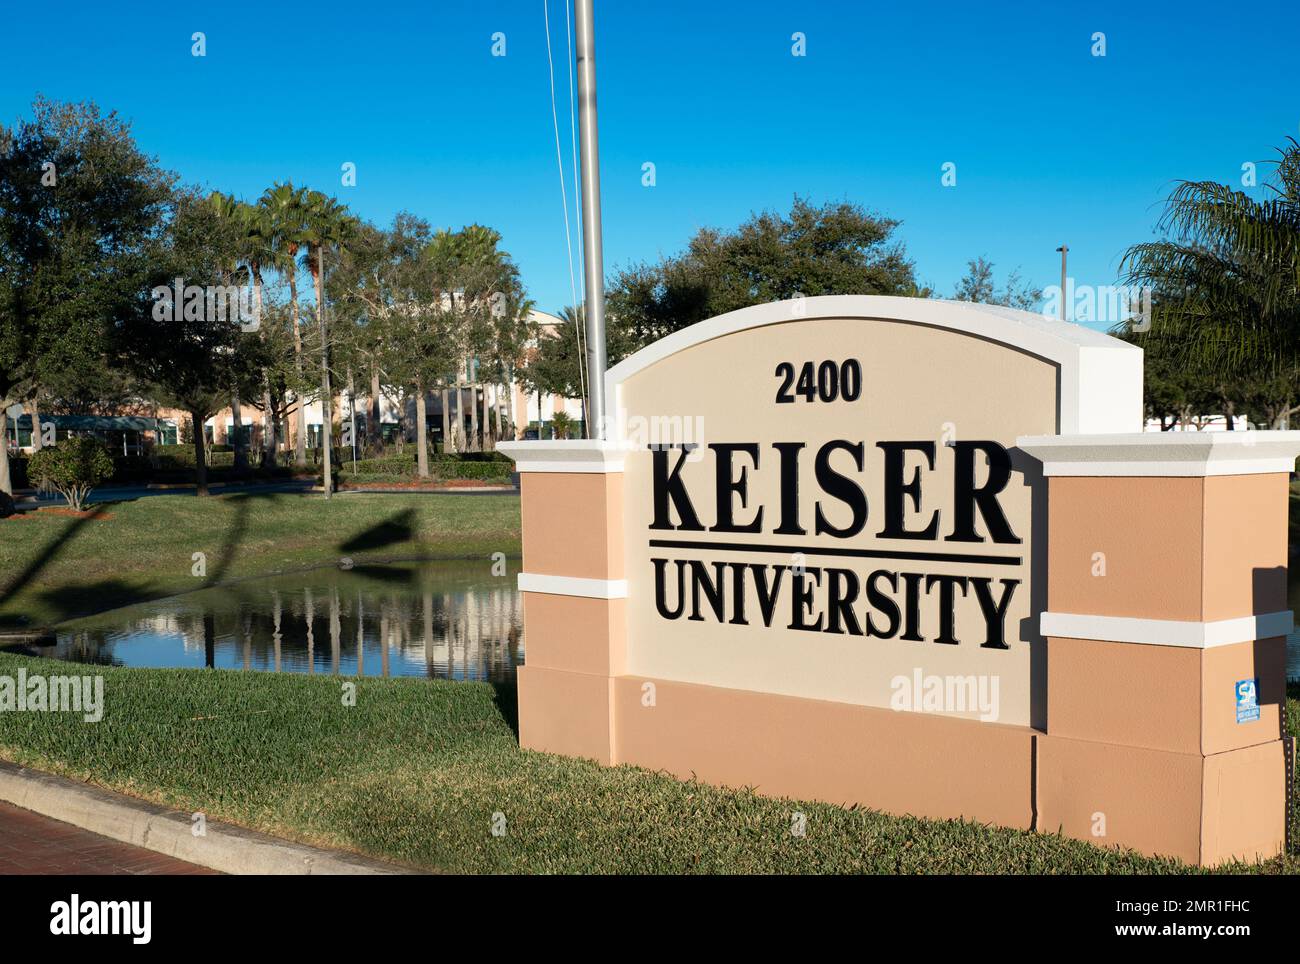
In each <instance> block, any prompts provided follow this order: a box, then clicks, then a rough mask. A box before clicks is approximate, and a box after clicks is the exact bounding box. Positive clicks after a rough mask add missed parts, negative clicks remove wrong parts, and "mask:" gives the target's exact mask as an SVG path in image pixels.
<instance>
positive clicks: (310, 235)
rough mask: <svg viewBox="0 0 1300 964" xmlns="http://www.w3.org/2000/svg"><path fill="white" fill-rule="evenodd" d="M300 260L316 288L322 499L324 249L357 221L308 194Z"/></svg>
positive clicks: (325, 439)
mask: <svg viewBox="0 0 1300 964" xmlns="http://www.w3.org/2000/svg"><path fill="white" fill-rule="evenodd" d="M303 211H304V215H305V216H304V218H303V232H302V235H301V238H302V244H303V247H304V252H303V261H304V262H305V264H306V267H307V270H308V271H309V272H311V279H312V284H313V285H314V287H315V289H316V325H317V327H318V328H319V329H320V351H321V414H322V418H321V456H322V468H323V470H324V486H325V498H327V499H328V498H329V497H330V494H331V488H332V484H333V480H332V478H331V474H330V473H331V468H332V465H331V463H332V454H333V453H332V449H331V445H332V441H333V423H334V412H333V390H332V388H331V386H330V356H329V347H330V342H329V330H328V328H327V327H326V324H325V250H326V249H327V248H329V249H334V248H337V247H338V246H340V245H342V244H343V242H344V241H346V240H347V239H348V238H349V237H351V236H352V234H353V233H354V231H355V230H356V219H355V218H353V217H352V216H351V215H350V214H349V213H348V209H347V207H346V206H344V205H342V204H340V203H339V202H338V201H337V200H335V199H334V198H332V197H326V196H325V195H324V194H321V193H320V192H319V191H310V192H308V193H307V196H306V203H305V205H304V209H303Z"/></svg>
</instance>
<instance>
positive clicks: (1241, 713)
mask: <svg viewBox="0 0 1300 964" xmlns="http://www.w3.org/2000/svg"><path fill="white" fill-rule="evenodd" d="M1258 690H1259V680H1253V679H1243V680H1238V681H1237V722H1238V723H1254V722H1255V721H1256V720H1258V719H1259V698H1258V695H1257V692H1258Z"/></svg>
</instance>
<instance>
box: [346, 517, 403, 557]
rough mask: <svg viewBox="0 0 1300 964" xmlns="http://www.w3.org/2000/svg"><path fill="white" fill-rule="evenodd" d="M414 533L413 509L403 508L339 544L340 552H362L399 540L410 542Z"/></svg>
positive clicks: (392, 543) (393, 543)
mask: <svg viewBox="0 0 1300 964" xmlns="http://www.w3.org/2000/svg"><path fill="white" fill-rule="evenodd" d="M414 535H415V510H414V509H403V510H402V511H401V512H398V513H397V514H396V515H394V516H393V517H392V518H391V519H385V520H384V521H383V522H379V523H376V524H375V525H373V526H371V527H370V528H369V529H366V530H365V531H364V532H359V533H357V534H356V535H355V536H353V537H352V538H351V539H349V540H348V541H347V542H342V543H340V544H339V549H340V550H341V551H342V552H362V551H365V550H367V549H383V548H385V547H387V546H391V545H395V544H397V543H399V542H410V541H411V538H412V536H414Z"/></svg>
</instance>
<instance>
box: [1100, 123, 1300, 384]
mask: <svg viewBox="0 0 1300 964" xmlns="http://www.w3.org/2000/svg"><path fill="white" fill-rule="evenodd" d="M1287 140H1288V142H1289V143H1288V144H1287V145H1286V146H1285V147H1282V148H1280V149H1279V150H1278V159H1277V160H1276V162H1274V163H1275V164H1276V170H1275V171H1274V173H1273V177H1272V178H1271V179H1270V180H1269V181H1266V182H1265V184H1264V185H1263V189H1264V191H1265V192H1266V196H1265V197H1263V198H1262V199H1256V198H1254V197H1252V196H1250V195H1249V194H1246V193H1244V192H1242V191H1238V190H1235V189H1233V188H1232V187H1230V186H1228V185H1226V184H1218V183H1215V182H1213V181H1183V182H1181V183H1179V184H1178V186H1177V187H1176V188H1175V189H1174V191H1173V192H1172V194H1171V195H1170V196H1169V198H1168V200H1167V202H1166V205H1165V211H1164V214H1163V216H1162V217H1161V219H1160V222H1159V224H1158V227H1159V228H1160V229H1161V230H1163V231H1165V232H1166V235H1167V236H1166V237H1165V238H1163V239H1161V240H1159V241H1152V242H1148V243H1146V244H1138V245H1134V246H1133V247H1131V248H1129V249H1128V251H1127V252H1126V253H1125V255H1124V259H1123V261H1122V262H1121V268H1120V271H1121V275H1122V276H1123V277H1124V280H1125V281H1126V282H1127V283H1129V284H1133V285H1142V286H1146V287H1149V288H1150V289H1151V290H1152V292H1153V301H1154V302H1155V306H1156V307H1155V310H1154V311H1153V315H1154V319H1153V322H1154V323H1153V326H1152V331H1151V332H1150V333H1149V335H1148V336H1143V337H1153V338H1162V339H1165V340H1166V344H1168V345H1174V346H1177V352H1178V355H1179V359H1178V360H1179V362H1180V363H1182V364H1184V365H1186V366H1187V367H1189V368H1193V369H1196V370H1201V371H1206V372H1211V373H1213V374H1214V375H1216V376H1219V377H1222V378H1226V379H1241V378H1259V377H1273V376H1283V377H1288V378H1294V377H1295V375H1296V373H1297V371H1298V370H1300V144H1298V143H1297V142H1296V141H1295V139H1294V138H1288V139H1287ZM1135 340H1137V341H1138V342H1139V343H1141V341H1142V337H1139V338H1137V339H1135Z"/></svg>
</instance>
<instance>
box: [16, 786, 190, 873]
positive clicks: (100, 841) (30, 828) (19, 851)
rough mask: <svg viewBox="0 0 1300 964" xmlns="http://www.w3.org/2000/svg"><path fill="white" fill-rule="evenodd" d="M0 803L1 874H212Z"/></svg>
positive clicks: (68, 824) (183, 862)
mask: <svg viewBox="0 0 1300 964" xmlns="http://www.w3.org/2000/svg"><path fill="white" fill-rule="evenodd" d="M212 873H216V871H213V870H209V869H208V868H206V867H200V866H198V865H197V864H188V863H186V862H185V861H183V860H176V859H175V858H172V857H166V856H163V855H162V854H160V853H155V852H154V851H152V850H143V849H141V848H140V847H132V846H131V845H130V844H124V843H119V842H118V841H116V840H110V839H109V838H108V837H101V836H100V835H99V834H96V833H91V832H90V831H89V830H82V829H81V828H80V827H74V826H73V825H72V824H70V823H63V822H62V821H60V820H51V819H50V818H49V817H43V816H41V815H40V814H39V813H33V812H32V811H30V810H23V809H22V808H21V807H15V806H13V805H12V804H9V803H3V802H0V874H212Z"/></svg>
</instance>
